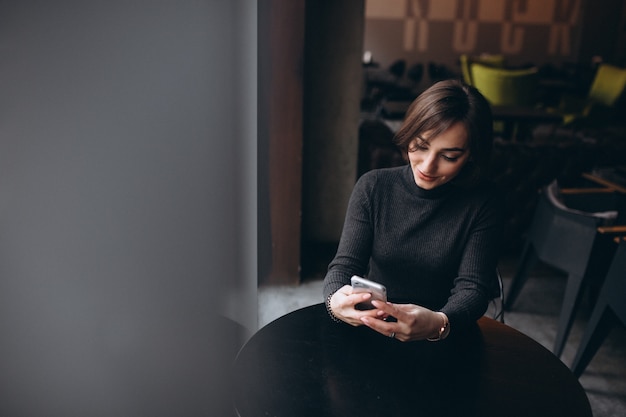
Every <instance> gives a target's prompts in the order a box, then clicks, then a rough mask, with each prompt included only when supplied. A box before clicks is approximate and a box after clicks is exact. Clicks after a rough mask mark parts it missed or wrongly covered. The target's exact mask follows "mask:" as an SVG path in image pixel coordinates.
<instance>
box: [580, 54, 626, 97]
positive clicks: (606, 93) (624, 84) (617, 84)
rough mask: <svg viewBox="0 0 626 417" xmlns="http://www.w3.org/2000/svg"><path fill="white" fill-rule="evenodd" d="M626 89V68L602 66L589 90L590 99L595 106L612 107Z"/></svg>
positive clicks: (599, 67)
mask: <svg viewBox="0 0 626 417" xmlns="http://www.w3.org/2000/svg"><path fill="white" fill-rule="evenodd" d="M625 88H626V68H619V67H616V66H614V65H610V64H600V65H599V66H598V70H597V72H596V75H595V77H594V79H593V82H592V83H591V88H590V89H589V95H588V99H589V101H590V102H591V103H593V104H600V105H602V106H605V107H612V106H613V105H614V104H615V102H616V101H617V99H618V98H619V97H620V96H621V95H622V93H623V92H624V89H625Z"/></svg>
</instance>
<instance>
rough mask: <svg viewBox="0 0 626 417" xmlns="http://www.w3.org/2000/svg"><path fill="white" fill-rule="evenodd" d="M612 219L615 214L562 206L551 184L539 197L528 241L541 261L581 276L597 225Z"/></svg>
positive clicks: (554, 187)
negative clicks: (589, 211)
mask: <svg viewBox="0 0 626 417" xmlns="http://www.w3.org/2000/svg"><path fill="white" fill-rule="evenodd" d="M615 217H617V212H605V213H587V212H583V211H581V210H574V209H570V208H568V207H566V206H565V205H564V204H563V203H562V202H561V201H560V199H559V197H558V184H557V183H556V181H553V182H552V183H551V184H550V185H548V186H547V187H545V188H544V189H543V190H542V192H541V194H540V196H539V200H538V202H537V207H536V208H535V213H534V216H533V220H532V224H531V226H530V229H529V232H528V240H529V241H530V243H532V245H533V246H534V248H535V250H536V251H537V256H538V257H539V259H541V260H542V261H544V262H546V263H548V264H550V265H552V266H555V267H557V268H559V269H561V270H563V271H567V272H569V273H577V274H581V275H582V274H584V273H585V271H586V270H587V268H588V267H589V262H590V260H591V255H592V251H593V250H594V248H595V247H597V246H595V243H596V237H597V234H598V232H597V228H598V226H602V225H605V224H607V222H611V221H613V219H614V218H615Z"/></svg>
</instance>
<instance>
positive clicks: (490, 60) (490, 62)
mask: <svg viewBox="0 0 626 417" xmlns="http://www.w3.org/2000/svg"><path fill="white" fill-rule="evenodd" d="M474 62H477V63H479V64H483V65H487V66H490V67H494V68H504V66H505V63H506V61H505V57H504V55H499V54H496V55H491V54H480V55H476V56H470V55H467V54H462V55H461V56H460V57H459V63H460V64H461V73H462V75H463V81H464V82H465V83H466V84H469V85H474V82H473V80H472V73H471V70H470V65H471V64H472V63H474Z"/></svg>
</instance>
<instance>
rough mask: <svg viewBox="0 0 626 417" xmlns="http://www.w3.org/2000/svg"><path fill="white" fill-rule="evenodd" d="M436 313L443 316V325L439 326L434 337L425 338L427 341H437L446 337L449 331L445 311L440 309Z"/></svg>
mask: <svg viewBox="0 0 626 417" xmlns="http://www.w3.org/2000/svg"><path fill="white" fill-rule="evenodd" d="M437 313H439V315H440V316H442V317H443V326H441V327H440V328H439V334H438V335H437V336H436V337H429V338H426V340H428V341H429V342H438V341H440V340H443V339H445V338H446V337H448V334H449V333H450V322H449V321H448V316H446V313H443V312H441V311H438V312H437Z"/></svg>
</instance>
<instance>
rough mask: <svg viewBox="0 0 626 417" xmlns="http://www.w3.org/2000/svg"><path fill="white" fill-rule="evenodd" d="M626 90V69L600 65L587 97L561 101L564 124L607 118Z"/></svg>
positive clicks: (560, 108) (568, 97) (571, 97)
mask: <svg viewBox="0 0 626 417" xmlns="http://www.w3.org/2000/svg"><path fill="white" fill-rule="evenodd" d="M624 89H626V68H619V67H616V66H614V65H610V64H600V65H599V66H598V69H597V71H596V75H595V76H594V79H593V82H592V83H591V87H590V88H589V93H588V94H587V97H584V98H580V97H573V96H566V97H564V98H563V99H562V100H561V104H560V106H559V108H558V110H557V111H558V112H559V113H560V114H561V115H562V116H563V124H564V125H570V124H572V123H574V122H576V121H578V120H584V119H591V118H594V117H595V118H598V117H599V116H602V115H604V116H606V115H607V114H608V113H609V112H607V110H609V109H611V108H613V107H614V106H615V103H617V100H618V99H619V98H620V96H621V95H622V93H623V92H624Z"/></svg>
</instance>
